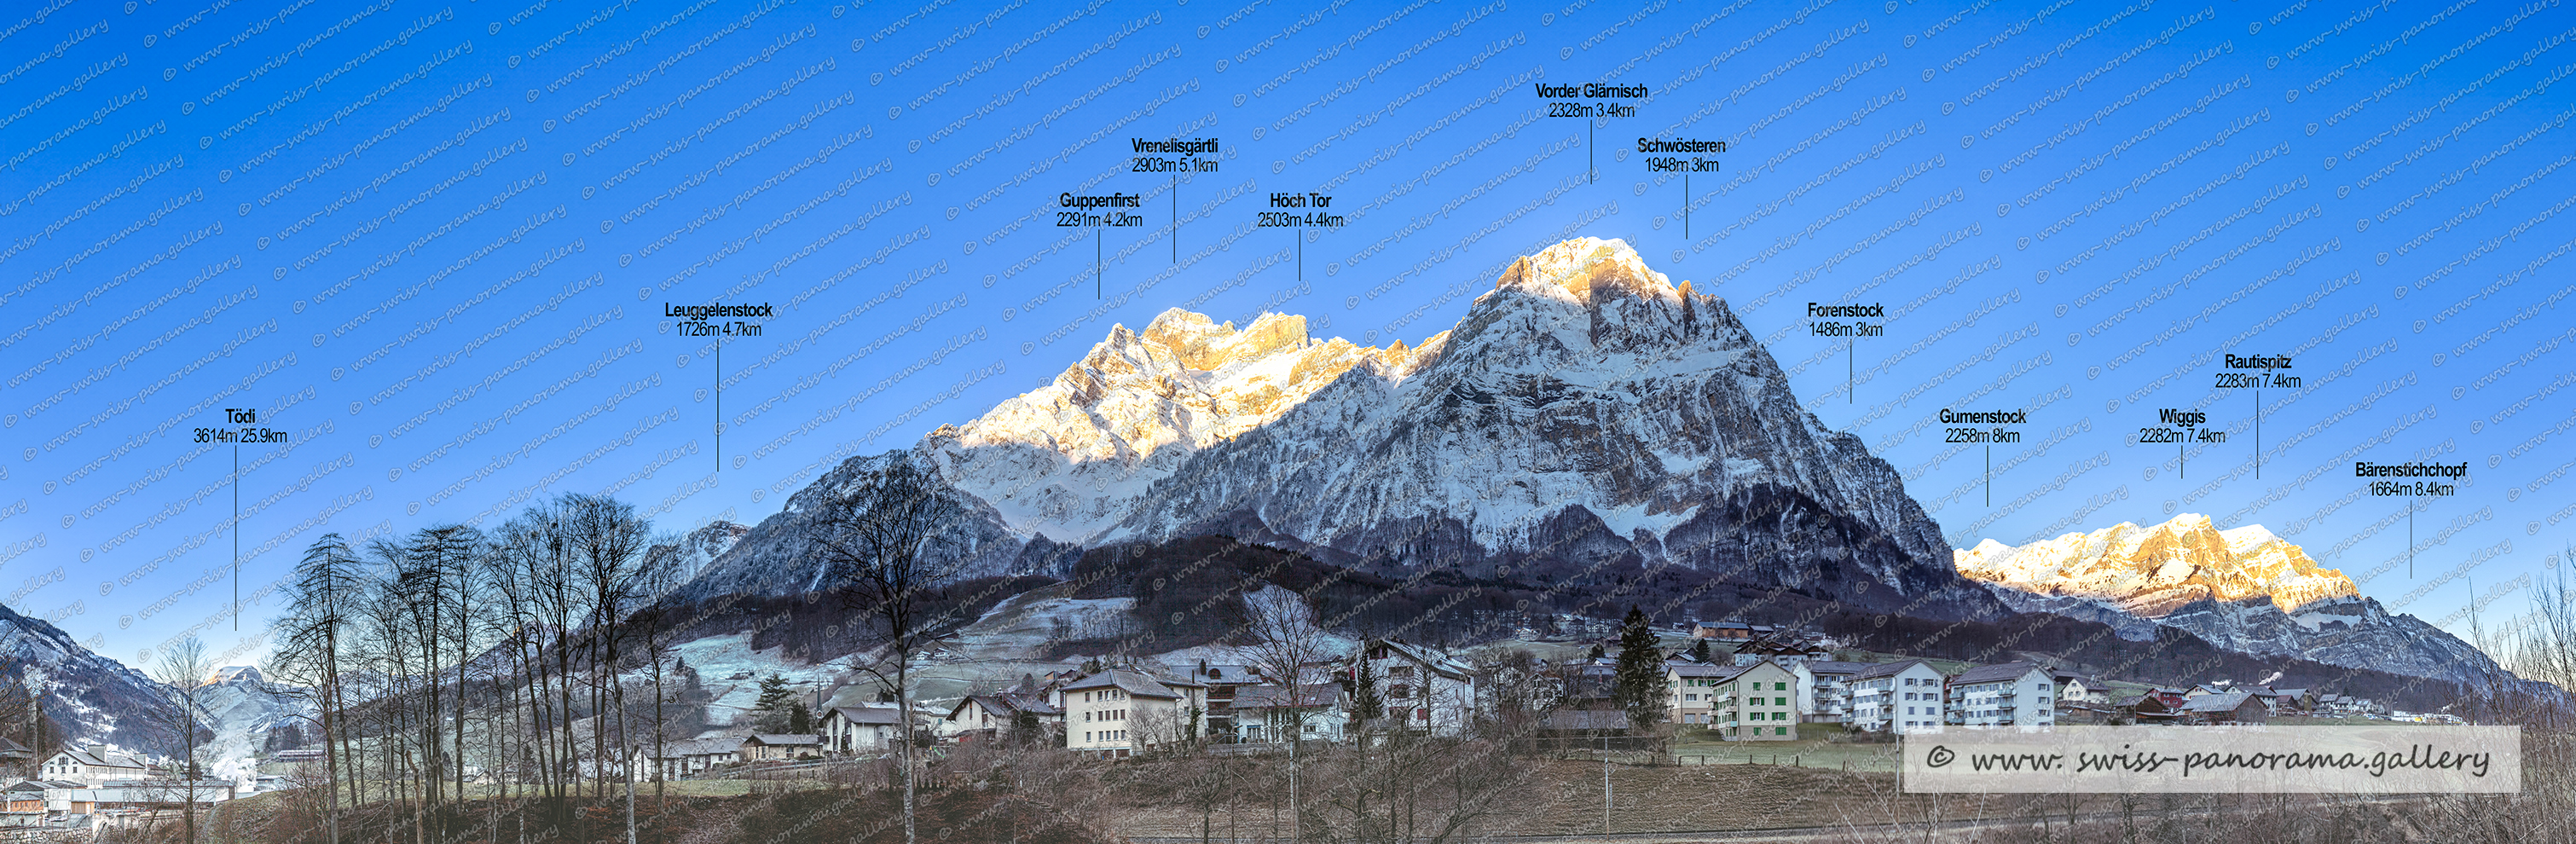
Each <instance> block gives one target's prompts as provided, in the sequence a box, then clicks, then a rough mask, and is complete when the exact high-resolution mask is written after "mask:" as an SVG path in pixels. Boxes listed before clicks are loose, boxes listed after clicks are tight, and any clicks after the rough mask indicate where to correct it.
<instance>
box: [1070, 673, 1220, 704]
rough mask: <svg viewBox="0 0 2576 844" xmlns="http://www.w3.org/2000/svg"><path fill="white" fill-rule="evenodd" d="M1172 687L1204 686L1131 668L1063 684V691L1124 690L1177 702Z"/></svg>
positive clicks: (1176, 696) (1176, 693) (1175, 693)
mask: <svg viewBox="0 0 2576 844" xmlns="http://www.w3.org/2000/svg"><path fill="white" fill-rule="evenodd" d="M1173 686H1191V687H1205V686H1206V684H1204V683H1200V682H1197V681H1193V680H1175V679H1167V678H1162V677H1155V676H1153V675H1150V674H1147V673H1145V672H1142V671H1138V670H1135V669H1133V668H1112V669H1108V670H1106V671H1102V672H1100V673H1098V674H1093V675H1091V676H1089V677H1084V678H1082V679H1080V680H1075V681H1073V682H1071V683H1067V684H1065V687H1064V690H1065V691H1068V692H1082V691H1090V690H1092V689H1107V688H1117V689H1122V690H1125V691H1126V692H1127V693H1128V694H1131V695H1136V696H1139V697H1158V698H1165V699H1170V700H1178V699H1179V698H1180V696H1181V693H1179V692H1176V691H1173V690H1172V687H1173Z"/></svg>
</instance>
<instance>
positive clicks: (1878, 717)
mask: <svg viewBox="0 0 2576 844" xmlns="http://www.w3.org/2000/svg"><path fill="white" fill-rule="evenodd" d="M1943 679H1944V678H1943V677H1942V676H1941V672H1940V671H1939V670H1937V669H1934V668H1933V667H1932V665H1931V664H1930V663H1926V662H1924V661H1922V660H1919V659H1909V660H1904V661H1901V662H1887V663H1880V664H1877V665H1872V666H1869V667H1867V668H1863V669H1861V670H1859V671H1857V672H1854V673H1853V674H1852V677H1851V680H1850V685H1851V701H1852V702H1851V725H1852V727H1853V728H1854V729H1860V730H1873V731H1877V732H1895V733H1928V732H1933V731H1936V730H1939V729H1941V725H1942V723H1943V722H1944V721H1945V717H1944V715H1943V713H1942V709H1943V707H1944V705H1945V704H1944V699H1943V694H1942V688H1941V686H1942V680H1943Z"/></svg>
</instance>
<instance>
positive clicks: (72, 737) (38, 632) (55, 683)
mask: <svg viewBox="0 0 2576 844" xmlns="http://www.w3.org/2000/svg"><path fill="white" fill-rule="evenodd" d="M0 667H5V670H8V671H11V672H15V673H17V674H18V675H19V679H21V680H22V681H24V682H25V683H27V684H28V685H29V686H30V687H32V688H35V689H38V690H39V691H40V692H41V693H42V694H43V696H44V705H45V717H46V718H47V719H49V720H51V721H53V722H54V723H55V724H56V725H57V726H59V727H60V728H61V729H62V733H63V734H62V736H61V737H62V738H63V739H64V740H66V741H68V742H71V743H75V744H87V743H109V744H115V745H118V746H120V747H128V748H140V749H157V748H160V747H161V746H162V745H163V744H164V742H163V739H164V737H165V736H167V735H170V734H171V733H170V729H169V725H170V718H169V715H168V713H169V712H170V709H169V705H168V704H167V703H165V701H167V700H168V699H169V698H168V697H167V695H166V694H165V693H164V692H165V691H166V688H167V687H165V686H163V685H161V684H160V683H158V682H154V681H153V680H152V678H151V677H149V676H146V675H145V674H144V673H143V672H141V671H136V670H134V669H132V668H128V667H126V666H125V664H124V663H120V662H117V661H116V660H113V659H109V658H107V657H103V656H100V655H98V654H95V653H91V652H90V650H89V649H88V648H84V647H81V646H80V644H79V643H77V642H74V641H72V637H71V635H70V634H68V633H64V632H63V631H62V629H61V628H57V627H55V626H53V625H52V624H49V623H46V622H45V621H44V620H43V619H38V618H29V617H27V616H23V615H19V614H18V613H17V612H15V611H13V610H11V609H9V608H8V607H0ZM10 735H12V736H13V737H16V738H18V740H20V741H24V740H25V736H24V735H23V734H20V733H17V732H12V733H10Z"/></svg>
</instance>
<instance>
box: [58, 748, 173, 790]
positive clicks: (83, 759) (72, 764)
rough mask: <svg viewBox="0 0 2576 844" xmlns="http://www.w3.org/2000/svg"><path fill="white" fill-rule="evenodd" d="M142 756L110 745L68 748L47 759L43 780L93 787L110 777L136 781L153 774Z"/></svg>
mask: <svg viewBox="0 0 2576 844" xmlns="http://www.w3.org/2000/svg"><path fill="white" fill-rule="evenodd" d="M150 767H151V766H149V765H147V764H145V763H144V761H143V758H142V757H139V756H136V755H134V754H131V753H127V752H124V751H121V750H115V749H112V748H111V747H110V746H108V745H104V744H93V745H90V746H88V747H66V748H63V750H62V751H61V752H59V753H55V754H54V755H53V757H52V758H50V759H46V760H45V764H44V765H43V766H42V770H41V771H40V772H39V773H38V774H37V778H39V779H48V780H61V781H64V782H76V783H80V784H82V785H86V786H90V787H92V788H96V787H98V785H99V784H101V783H105V782H107V781H108V780H136V779H142V778H144V777H146V776H149V775H150V774H151V770H150Z"/></svg>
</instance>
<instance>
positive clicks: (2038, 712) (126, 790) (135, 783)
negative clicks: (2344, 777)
mask: <svg viewBox="0 0 2576 844" xmlns="http://www.w3.org/2000/svg"><path fill="white" fill-rule="evenodd" d="M1564 621H1565V624H1566V626H1567V627H1568V628H1569V629H1573V630H1577V631H1586V632H1607V631H1608V630H1617V629H1618V628H1617V626H1616V625H1605V624H1602V623H1600V622H1599V620H1593V619H1575V618H1568V619H1565V620H1564ZM1623 632H1624V634H1625V636H1624V637H1623V638H1625V640H1626V641H1627V642H1630V643H1636V642H1641V641H1645V640H1646V639H1647V638H1651V639H1652V640H1653V641H1655V642H1656V644H1655V645H1653V646H1646V647H1645V650H1644V652H1643V653H1642V654H1641V656H1640V657H1639V658H1634V659H1632V660H1629V661H1630V662H1631V664H1641V663H1642V664H1647V665H1651V666H1652V667H1653V668H1652V671H1653V673H1655V674H1656V675H1659V679H1660V683H1656V684H1652V685H1651V687H1650V689H1649V690H1647V691H1646V693H1647V694H1651V695H1654V696H1655V697H1654V698H1652V699H1653V700H1657V701H1660V705H1651V706H1643V707H1639V706H1632V705H1627V704H1629V703H1630V702H1632V701H1635V700H1636V699H1637V694H1638V692H1637V691H1635V690H1623V689H1622V685H1623V683H1622V679H1621V667H1620V666H1621V662H1622V661H1623V660H1622V659H1621V658H1620V657H1621V656H1624V655H1625V653H1624V651H1625V650H1626V649H1625V648H1620V647H1618V645H1619V644H1620V642H1619V641H1616V640H1612V641H1599V642H1597V643H1595V644H1593V645H1592V646H1591V648H1590V651H1589V652H1588V653H1586V654H1583V655H1580V656H1573V657H1568V658H1563V659H1554V660H1550V659H1543V658H1539V657H1536V656H1534V655H1532V654H1531V653H1530V652H1529V651H1527V650H1518V651H1513V652H1511V653H1509V654H1506V655H1503V656H1501V657H1496V656H1495V655H1493V654H1492V653H1490V652H1483V653H1480V654H1479V655H1477V656H1475V657H1470V656H1467V655H1463V654H1453V653H1451V652H1449V651H1447V650H1445V649H1441V648H1437V647H1432V646H1428V645H1423V644H1419V643H1414V642H1408V641H1405V640H1403V639H1400V638H1392V637H1389V638H1371V639H1364V640H1361V641H1360V642H1359V643H1358V648H1357V649H1356V650H1355V651H1353V652H1351V653H1348V654H1343V655H1338V656H1330V657H1323V658H1315V659H1300V660H1296V662H1297V666H1298V667H1297V670H1296V672H1295V676H1293V677H1290V676H1287V674H1286V673H1285V672H1284V671H1282V670H1281V669H1279V668H1276V667H1264V666H1263V665H1260V664H1256V663H1257V661H1251V660H1248V661H1245V662H1238V663H1214V662H1207V661H1196V662H1193V663H1191V664H1187V665H1177V666H1175V665H1165V664H1160V663H1156V662H1153V661H1149V660H1143V659H1133V658H1120V657H1111V656H1095V657H1080V658H1075V659H1073V660H1069V662H1071V663H1074V664H1069V665H1068V666H1067V667H1065V668H1062V669H1060V670H1050V671H1046V672H1043V673H1036V672H1031V673H1024V674H1023V675H1022V676H1021V677H1019V678H1018V680H1017V681H1016V682H1012V683H1009V684H1007V685H1005V686H1003V687H1001V688H998V689H994V690H990V691H979V692H975V693H970V694H966V695H963V696H959V697H956V698H954V699H946V700H942V699H931V700H925V701H916V702H915V703H914V706H913V716H912V718H911V719H910V720H911V722H912V724H913V725H914V729H915V730H916V733H915V736H916V738H917V740H918V741H920V742H921V743H922V745H923V746H924V747H925V748H927V749H929V752H931V753H934V754H936V753H939V752H941V751H940V750H939V749H940V748H947V749H950V750H955V749H961V748H967V747H1012V748H1027V749H1058V750H1064V751H1069V752H1071V753H1074V754H1076V755H1079V756H1085V757H1091V758H1095V759H1101V760H1115V759H1127V758H1131V757H1139V756H1154V755H1169V754H1173V753H1179V752H1183V751H1185V750H1186V751H1191V752H1207V753H1218V754H1228V753H1233V754H1241V753H1260V752H1264V751H1275V750H1279V749H1281V748H1283V747H1285V746H1287V745H1291V744H1300V745H1312V746H1313V747H1316V748H1321V747H1325V746H1331V745H1336V744H1341V743H1347V742H1350V741H1353V740H1354V739H1355V738H1357V737H1359V736H1360V735H1361V734H1362V733H1364V732H1376V733H1381V734H1383V733H1390V732H1392V733H1408V734H1415V735H1425V736H1439V737H1453V738H1454V737H1461V736H1469V735H1475V734H1478V733H1498V734H1508V735H1510V736H1511V737H1513V738H1514V740H1516V741H1520V742H1523V743H1526V744H1528V745H1530V746H1533V747H1537V748H1541V749H1545V748H1551V747H1553V748H1589V747H1593V746H1594V745H1595V744H1596V743H1597V744H1598V745H1599V746H1601V747H1603V748H1610V747H1612V746H1613V745H1614V744H1615V746H1616V747H1618V748H1621V749H1635V748H1639V747H1668V746H1670V745H1672V744H1675V743H1681V744H1688V743H1693V742H1697V743H1700V744H1708V743H1720V744H1724V743H1745V744H1742V745H1739V746H1740V747H1745V748H1751V747H1755V746H1757V745H1754V744H1752V743H1757V742H1759V743H1780V742H1801V741H1808V742H1812V741H1814V740H1817V739H1820V738H1821V739H1825V740H1829V741H1836V742H1852V743H1861V744H1867V743H1872V742H1887V741H1892V740H1893V739H1894V738H1895V737H1897V736H1903V735H1915V734H1927V733H1934V732H1938V731H1941V730H1944V729H2005V728H2024V729H2027V728H2041V727H2048V726H2051V725H2059V724H2085V725H2138V726H2147V727H2153V726H2177V727H2189V726H2205V725H2246V724H2265V723H2276V722H2279V721H2281V719H2302V720H2299V721H2298V722H2300V723H2309V722H2315V719H2355V720H2361V721H2374V720H2375V721H2392V722H2411V723H2429V724H2456V723H2464V722H2463V720H2462V719H2460V718H2458V717H2456V716H2452V715H2449V714H2442V713H2430V714H2428V713H2411V712H2405V711H2402V710H2394V711H2393V710H2390V709H2389V708H2387V707H2385V706H2383V705H2381V704H2379V703H2377V702H2374V701H2371V700H2368V699H2363V698H2359V697H2355V696H2351V695H2344V694H2338V693H2335V692H2331V691H2325V690H2319V689H2299V688H2274V687H2270V686H2265V685H2259V684H2252V683H2238V682H2231V681H2228V680H2223V679H2213V680H2209V681H2207V682H2204V683H2199V684H2195V685H2192V686H2189V687H2171V686H2152V685H2146V684H2139V683H2130V682H2122V681H2112V680H2102V679H2097V678H2090V677H2085V676H2081V675H2079V674H2076V673H2073V672H2070V671H2066V670H2063V669H2060V668H2054V667H2051V666H2048V665H2045V664H2042V663H2040V662H2037V661H2032V660H2017V661H2009V662H2002V663H1995V664H1987V665H1972V664H1967V663H1962V662H1957V661H1948V660H1938V659H1928V658H1915V657H1907V656H1904V655H1899V654H1880V653H1870V652H1862V651H1855V650H1852V649H1848V648H1839V647H1836V646H1835V645H1834V644H1833V643H1832V642H1830V641H1827V640H1825V639H1823V638H1821V637H1817V636H1813V635H1802V634H1799V633H1795V632H1792V631H1784V630H1780V629H1776V628H1774V627H1772V626H1770V625H1765V624H1756V623H1748V622H1742V621H1733V620H1728V621H1715V622H1686V623H1680V624H1675V625H1671V626H1669V627H1667V628H1666V629H1662V630H1652V631H1623ZM1641 633H1642V634H1643V636H1640V634H1641ZM1674 645H1677V646H1678V647H1677V648H1668V646H1674ZM1644 657H1651V658H1652V662H1651V663H1647V662H1645V659H1644ZM864 691H868V690H865V689H858V688H851V689H832V690H817V694H816V697H817V698H818V699H821V700H839V699H846V698H847V697H849V696H850V695H851V694H852V693H859V692H864ZM878 696H879V697H883V696H884V695H878ZM774 697H776V700H775V701H772V702H773V703H775V702H785V701H789V700H790V698H789V697H788V696H786V695H778V696H774ZM774 708H776V709H779V710H780V711H779V712H776V713H755V714H759V715H763V716H767V715H773V714H774V715H776V716H777V717H775V718H764V719H760V720H755V721H754V722H753V723H752V724H746V725H743V726H737V727H727V728H722V729H715V730H710V731H708V732H707V733H705V734H701V735H698V736H695V737H690V738H680V739H675V740H670V741H667V742H663V743H661V744H660V745H659V746H658V747H656V746H639V747H636V748H634V749H633V751H632V755H631V758H627V759H620V760H616V761H613V762H612V763H611V764H609V765H608V766H605V769H604V770H598V771H597V772H598V773H600V774H602V775H603V776H602V779H604V780H610V781H621V782H654V781H664V782H678V781H687V780H700V779H727V778H736V777H756V776H761V775H763V774H764V773H766V775H768V776H772V777H775V776H777V775H778V774H779V773H780V772H782V771H783V770H788V769H794V768H796V767H798V766H805V765H820V764H830V763H833V762H834V761H836V760H838V761H844V762H846V761H853V760H866V759H872V758H883V757H885V756H887V755H888V754H889V753H891V752H892V751H894V750H895V749H896V748H897V746H898V741H899V739H900V736H901V734H900V732H899V731H900V730H901V729H902V724H903V722H904V720H905V719H903V718H902V717H900V716H899V715H898V711H899V710H898V708H897V707H896V706H895V705H894V704H893V703H891V702H885V701H872V702H858V703H849V704H838V705H825V706H819V707H817V708H816V709H819V715H815V714H813V711H811V710H809V709H808V708H807V707H806V706H804V704H803V703H802V702H801V701H798V702H793V703H789V704H786V705H782V706H777V707H774ZM788 709H792V710H793V713H792V716H791V715H790V714H789V713H788V712H787V711H786V710H788ZM761 720H766V721H767V722H769V723H772V724H782V723H783V724H786V725H788V726H790V727H791V729H792V728H793V727H804V728H805V729H804V730H803V731H788V732H763V731H760V729H759V727H758V724H759V723H760V722H761ZM1310 752H1311V751H1310ZM1775 756H1776V754H1775ZM322 762H323V759H322V752H321V751H319V750H310V749H288V750H278V751H274V752H272V753H270V754H268V755H267V756H266V757H265V758H261V759H257V760H255V761H254V765H253V769H251V770H243V771H240V772H238V773H237V775H235V776H233V777H231V778H223V777H212V776H209V777H206V778H201V779H199V780H196V781H194V782H193V783H192V782H190V781H188V780H187V779H185V778H184V777H181V776H179V775H177V774H175V773H174V771H176V770H177V768H176V766H174V765H172V764H171V760H168V759H163V758H158V757H151V756H146V755H143V754H138V753H135V752H131V751H127V750H122V749H118V748H115V747H112V746H108V745H86V746H80V747H67V748H64V749H62V750H60V751H59V752H57V753H55V754H53V755H52V756H50V757H46V758H43V759H37V758H34V754H33V753H31V752H30V751H29V750H28V749H27V748H25V747H23V746H21V745H18V744H16V743H14V742H9V741H8V740H6V739H0V763H6V764H10V765H12V766H15V767H16V768H17V769H18V772H17V773H15V774H13V775H11V776H8V777H7V778H6V782H5V784H0V795H5V799H6V803H7V810H6V812H5V814H0V826H7V827H17V828H26V827H63V826H89V825H93V824H97V825H105V826H115V825H118V824H119V823H121V822H122V823H132V822H134V820H135V819H138V818H145V817H152V816H158V815H160V814H166V813H169V812H171V811H174V810H176V809H177V808H179V807H180V806H181V805H183V804H185V803H189V802H194V803H197V804H218V803H222V802H225V801H229V800H235V799H240V798H245V797H249V796H252V795H255V794H260V793H263V792H269V791H277V790H283V789H288V788H293V787H295V786H296V785H298V784H301V783H305V782H307V781H315V780H316V778H318V777H319V776H320V775H321V773H320V771H319V770H318V769H319V768H320V766H321V764H322ZM595 770H596V769H595ZM465 773H466V776H467V781H468V782H473V783H481V784H486V785H489V784H493V783H498V782H502V781H505V780H506V775H505V772H504V775H487V773H486V772H485V771H484V770H482V769H481V768H475V767H469V768H468V769H467V771H466V772H465Z"/></svg>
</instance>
